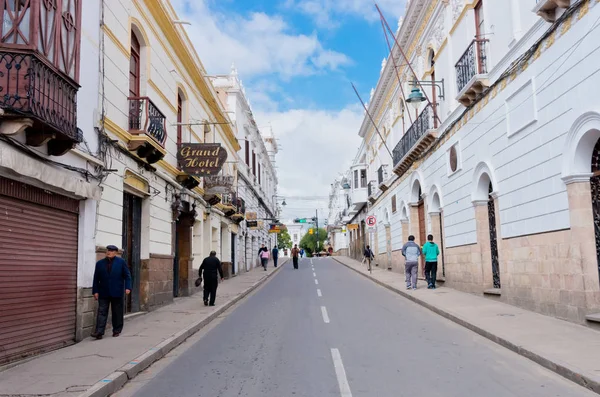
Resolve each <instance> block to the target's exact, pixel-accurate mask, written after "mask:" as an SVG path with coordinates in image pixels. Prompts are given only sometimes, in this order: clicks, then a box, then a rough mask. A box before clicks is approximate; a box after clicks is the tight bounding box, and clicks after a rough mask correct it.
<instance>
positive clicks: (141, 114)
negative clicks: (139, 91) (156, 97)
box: [129, 97, 167, 147]
mask: <svg viewBox="0 0 600 397" xmlns="http://www.w3.org/2000/svg"><path fill="white" fill-rule="evenodd" d="M166 120H167V118H166V117H165V115H164V114H163V113H162V112H161V111H160V110H159V109H158V108H157V107H156V105H155V104H154V103H153V102H152V101H151V100H150V98H148V97H129V132H131V133H132V134H136V135H139V134H146V135H148V136H149V137H151V138H152V139H154V140H155V141H156V142H157V143H158V144H159V145H160V146H162V147H164V146H165V141H166V140H167V123H166Z"/></svg>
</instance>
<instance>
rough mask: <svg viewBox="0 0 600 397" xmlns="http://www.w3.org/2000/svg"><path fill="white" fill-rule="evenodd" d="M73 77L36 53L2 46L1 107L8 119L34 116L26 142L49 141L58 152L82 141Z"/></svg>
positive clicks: (34, 144) (0, 56)
mask: <svg viewBox="0 0 600 397" xmlns="http://www.w3.org/2000/svg"><path fill="white" fill-rule="evenodd" d="M78 88H79V87H78V86H77V84H75V83H74V82H73V81H72V80H70V79H67V78H65V77H64V76H63V75H62V73H60V72H58V71H57V70H56V69H55V68H54V67H51V66H49V65H48V64H47V63H46V62H45V61H43V60H42V59H41V58H39V57H38V55H37V54H34V53H31V52H30V53H26V52H23V53H21V52H11V51H10V50H8V51H7V50H5V49H4V50H0V108H2V109H3V110H4V112H5V113H4V117H5V118H7V119H11V118H13V119H23V118H27V119H31V120H32V122H31V123H29V124H28V125H25V127H32V128H28V129H27V130H26V133H27V144H28V145H31V146H41V145H42V144H44V143H46V142H48V151H49V153H50V154H52V155H55V156H59V155H61V154H64V153H65V152H66V151H68V150H69V149H72V147H73V145H74V143H76V142H81V141H82V137H81V133H80V132H79V131H78V129H77V89H78Z"/></svg>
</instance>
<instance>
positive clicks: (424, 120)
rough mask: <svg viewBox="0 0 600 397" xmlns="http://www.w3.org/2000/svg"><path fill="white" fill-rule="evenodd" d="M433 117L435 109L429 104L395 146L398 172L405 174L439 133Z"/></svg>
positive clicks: (395, 164) (394, 151)
mask: <svg viewBox="0 0 600 397" xmlns="http://www.w3.org/2000/svg"><path fill="white" fill-rule="evenodd" d="M433 117H434V115H433V109H432V107H431V105H427V106H426V107H425V108H424V109H423V111H422V112H421V114H419V117H417V119H416V120H415V122H414V123H413V124H412V125H411V126H410V128H409V129H408V131H406V134H404V136H403V137H402V139H400V141H399V142H398V144H397V145H396V147H395V148H394V150H393V152H392V154H393V158H394V172H395V173H396V174H398V175H402V174H404V173H405V172H406V170H407V169H408V168H410V166H411V165H412V163H413V162H414V161H415V160H416V159H417V158H418V156H419V155H421V153H423V152H424V151H425V150H426V149H427V148H428V147H429V146H430V145H431V143H432V142H433V141H434V140H435V138H436V136H437V134H436V131H435V129H434V128H435V125H434V122H433Z"/></svg>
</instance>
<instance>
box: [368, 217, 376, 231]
mask: <svg viewBox="0 0 600 397" xmlns="http://www.w3.org/2000/svg"><path fill="white" fill-rule="evenodd" d="M365 223H366V224H367V227H368V228H369V231H370V232H373V231H375V226H376V225H377V218H376V217H375V215H369V216H368V217H367V219H366V220H365Z"/></svg>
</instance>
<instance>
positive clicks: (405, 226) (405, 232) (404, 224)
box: [400, 219, 410, 245]
mask: <svg viewBox="0 0 600 397" xmlns="http://www.w3.org/2000/svg"><path fill="white" fill-rule="evenodd" d="M400 223H401V224H402V245H404V244H406V242H407V241H408V235H409V229H410V224H409V222H408V219H402V220H401V221H400Z"/></svg>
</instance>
